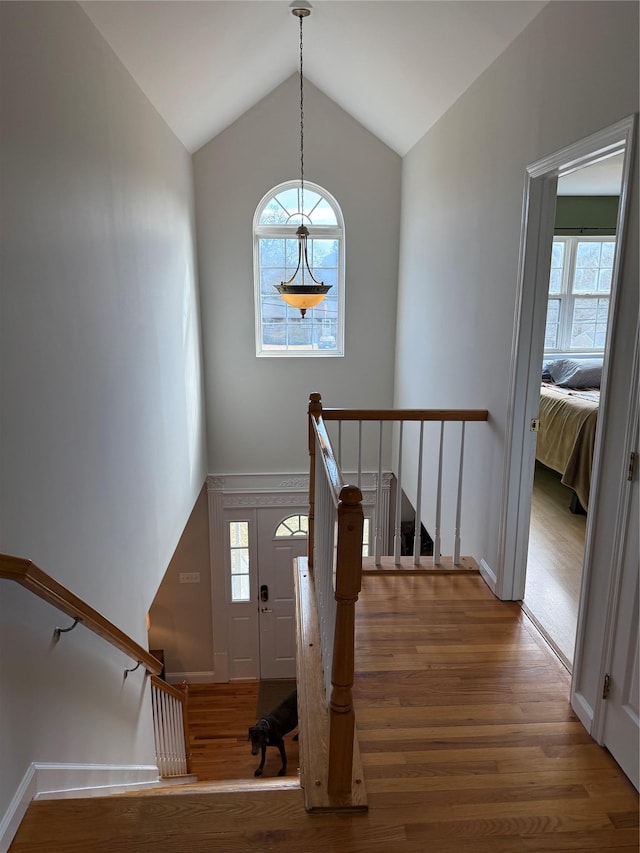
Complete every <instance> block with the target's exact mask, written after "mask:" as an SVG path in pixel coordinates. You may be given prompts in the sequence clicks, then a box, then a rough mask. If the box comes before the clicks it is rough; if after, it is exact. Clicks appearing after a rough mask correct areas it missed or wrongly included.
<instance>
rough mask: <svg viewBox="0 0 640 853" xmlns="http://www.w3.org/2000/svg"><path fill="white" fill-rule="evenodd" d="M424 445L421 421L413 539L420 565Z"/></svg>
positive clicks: (414, 553)
mask: <svg viewBox="0 0 640 853" xmlns="http://www.w3.org/2000/svg"><path fill="white" fill-rule="evenodd" d="M423 444H424V421H420V442H419V445H418V488H417V492H416V523H415V535H414V537H413V562H414V565H416V566H419V565H420V545H421V539H422V536H421V535H420V534H421V532H422V448H423Z"/></svg>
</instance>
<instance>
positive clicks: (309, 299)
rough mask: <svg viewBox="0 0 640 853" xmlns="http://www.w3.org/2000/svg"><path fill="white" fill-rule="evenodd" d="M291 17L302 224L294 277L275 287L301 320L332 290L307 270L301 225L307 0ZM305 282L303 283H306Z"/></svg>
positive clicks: (299, 1)
mask: <svg viewBox="0 0 640 853" xmlns="http://www.w3.org/2000/svg"><path fill="white" fill-rule="evenodd" d="M290 9H291V12H292V14H294V15H295V16H296V18H298V19H299V21H300V210H299V211H298V212H299V214H300V220H301V222H302V223H303V224H301V225H300V226H299V227H298V229H297V230H296V235H297V238H298V265H297V267H296V270H295V272H294V274H293V275H292V276H291V278H290V279H288V280H287V281H281V282H280V284H276V285H274V287H275V289H276V290H277V291H278V293H279V294H280V296H281V297H282V298H283V299H284V301H285V302H286V303H287V304H288V305H291V306H292V307H293V308H297V309H298V310H299V311H300V314H301V315H302V316H303V317H304V315H305V314H306V313H307V308H314V307H315V306H316V305H319V304H320V303H321V302H322V300H323V299H324V298H325V296H326V295H327V293H328V292H329V291H330V290H331V285H330V284H324V282H322V281H318V280H317V279H316V278H315V276H314V275H313V273H312V272H311V267H310V266H309V255H308V247H307V241H308V238H309V229H308V228H307V227H306V225H304V217H305V214H304V75H303V63H302V53H303V42H302V21H303V19H304V18H307V17H308V16H309V15H310V14H311V3H308V2H306V0H294V2H293V3H292V4H291V6H290ZM305 279H306V282H305Z"/></svg>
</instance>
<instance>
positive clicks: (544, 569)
mask: <svg viewBox="0 0 640 853" xmlns="http://www.w3.org/2000/svg"><path fill="white" fill-rule="evenodd" d="M622 175H623V153H622V152H619V153H617V154H612V155H610V156H608V157H605V158H603V159H599V160H598V161H597V162H596V163H593V164H591V165H586V166H584V167H583V168H581V169H577V170H575V171H572V172H570V173H569V174H567V175H565V176H563V177H560V178H559V179H558V182H557V189H556V212H555V221H554V226H555V227H554V236H553V241H552V249H551V267H550V274H549V289H548V297H547V311H546V322H545V328H544V351H543V361H542V362H541V363H540V364H539V375H540V377H541V382H542V385H541V389H540V391H541V396H540V411H539V414H538V419H539V426H538V432H537V434H536V436H535V438H536V460H535V469H534V478H533V490H532V496H531V513H530V522H529V536H528V551H527V562H526V581H525V592H524V599H523V610H524V611H525V612H526V613H527V615H528V616H529V617H530V618H531V619H532V621H533V622H534V623H535V624H536V625H537V627H538V629H539V630H540V631H541V633H542V634H543V635H544V636H545V638H546V639H547V641H548V642H549V643H550V645H551V646H552V647H553V648H554V650H555V651H556V653H557V654H558V656H559V657H560V659H561V660H562V661H563V663H564V664H565V666H566V667H567V669H568V670H569V671H571V670H572V668H573V657H574V648H575V640H576V632H577V624H578V606H579V602H580V590H581V585H582V573H583V565H584V551H585V538H586V528H587V517H586V516H587V510H586V507H587V506H588V503H589V487H590V479H591V467H592V455H593V442H594V439H595V424H596V420H597V413H598V406H599V402H600V399H599V397H600V378H601V369H602V363H603V359H604V357H605V356H607V355H608V352H609V347H610V343H611V341H610V340H609V332H608V329H610V326H608V324H607V315H608V308H609V297H610V292H611V279H612V271H613V258H614V254H615V241H616V226H617V218H618V206H619V199H620V187H621V183H622Z"/></svg>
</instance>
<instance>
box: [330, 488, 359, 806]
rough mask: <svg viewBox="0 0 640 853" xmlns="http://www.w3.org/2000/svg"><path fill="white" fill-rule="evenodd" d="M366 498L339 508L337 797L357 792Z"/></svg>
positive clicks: (346, 495)
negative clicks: (357, 663)
mask: <svg viewBox="0 0 640 853" xmlns="http://www.w3.org/2000/svg"><path fill="white" fill-rule="evenodd" d="M363 524H364V516H363V512H362V492H361V491H360V489H359V488H357V486H344V487H343V488H342V491H341V492H340V502H339V504H338V539H337V556H336V579H335V598H336V625H335V639H334V646H333V667H332V671H331V687H332V690H331V700H330V702H329V778H328V786H327V787H328V791H329V794H331V795H341V794H347V793H350V792H351V777H352V768H353V741H354V731H355V715H354V712H353V697H352V692H351V689H352V687H353V676H354V638H355V604H356V601H357V600H358V594H359V592H360V587H361V582H362V529H363Z"/></svg>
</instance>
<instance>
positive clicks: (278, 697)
mask: <svg viewBox="0 0 640 853" xmlns="http://www.w3.org/2000/svg"><path fill="white" fill-rule="evenodd" d="M295 689H296V680H295V678H278V679H273V680H267V681H261V682H260V686H259V687H258V707H257V709H256V720H259V719H260V717H264V716H266V714H268V713H269V711H272V710H273V709H274V708H275V707H276V706H277V705H279V704H280V702H282V700H283V699H285V698H286V697H287V696H288V695H289V693H291V691H292V690H295Z"/></svg>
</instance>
